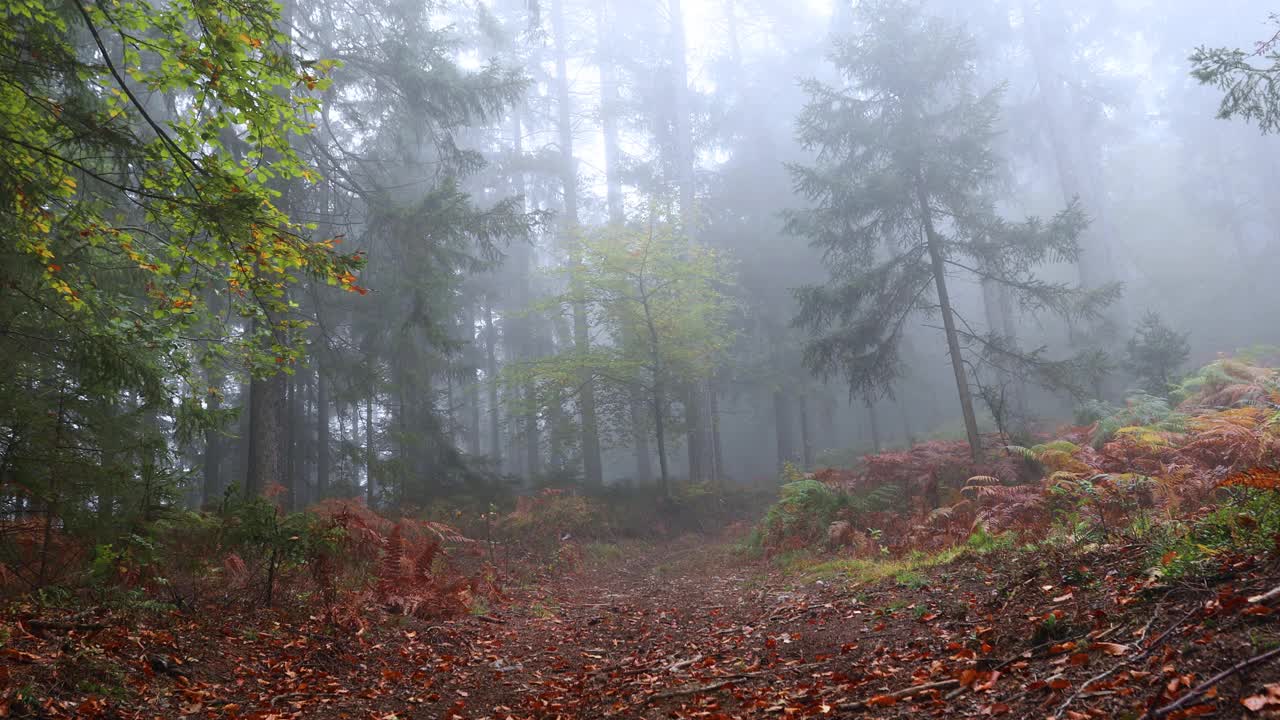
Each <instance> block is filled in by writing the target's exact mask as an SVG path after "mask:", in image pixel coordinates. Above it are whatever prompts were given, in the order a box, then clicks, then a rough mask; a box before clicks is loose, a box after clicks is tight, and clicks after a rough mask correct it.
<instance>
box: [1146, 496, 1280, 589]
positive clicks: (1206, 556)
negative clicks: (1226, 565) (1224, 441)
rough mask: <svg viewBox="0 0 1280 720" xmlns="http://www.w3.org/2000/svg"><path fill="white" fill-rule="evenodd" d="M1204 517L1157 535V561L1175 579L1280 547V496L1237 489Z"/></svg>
mask: <svg viewBox="0 0 1280 720" xmlns="http://www.w3.org/2000/svg"><path fill="white" fill-rule="evenodd" d="M1226 492H1227V493H1228V496H1227V499H1226V500H1225V501H1224V502H1222V503H1221V504H1219V505H1218V506H1217V507H1216V508H1214V509H1213V510H1211V511H1209V512H1208V513H1207V514H1206V515H1204V516H1203V517H1202V518H1200V519H1198V520H1195V521H1193V522H1190V523H1171V524H1168V525H1166V526H1164V527H1163V528H1161V529H1160V530H1158V531H1156V532H1155V533H1153V535H1154V536H1155V537H1154V539H1153V542H1152V544H1151V559H1152V562H1153V564H1155V565H1156V566H1157V567H1159V568H1160V569H1161V572H1162V573H1163V574H1164V575H1165V576H1167V577H1172V578H1177V577H1185V576H1193V575H1197V574H1200V573H1203V572H1205V571H1206V570H1208V569H1210V568H1211V567H1212V565H1213V560H1214V559H1215V558H1216V557H1218V556H1220V555H1223V554H1225V553H1243V554H1263V553H1273V552H1276V551H1277V547H1278V545H1277V543H1280V492H1277V491H1276V490H1269V489H1257V488H1250V487H1235V488H1231V489H1229V490H1227V491H1226Z"/></svg>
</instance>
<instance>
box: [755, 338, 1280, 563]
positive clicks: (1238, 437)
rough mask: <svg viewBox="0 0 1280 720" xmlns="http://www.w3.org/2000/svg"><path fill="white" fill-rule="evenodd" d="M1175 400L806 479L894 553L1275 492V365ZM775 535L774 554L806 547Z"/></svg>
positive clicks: (1248, 369)
mask: <svg viewBox="0 0 1280 720" xmlns="http://www.w3.org/2000/svg"><path fill="white" fill-rule="evenodd" d="M1175 399H1176V400H1178V402H1177V404H1176V406H1173V407H1170V404H1169V403H1165V402H1164V401H1163V400H1159V399H1154V398H1151V397H1150V396H1145V395H1139V396H1136V397H1135V399H1133V400H1131V401H1130V403H1129V404H1128V405H1126V406H1125V407H1122V408H1119V409H1116V410H1115V411H1114V412H1113V413H1112V414H1110V415H1108V416H1105V417H1103V418H1101V419H1099V420H1098V421H1097V422H1095V423H1093V424H1092V425H1088V426H1072V427H1065V428H1062V429H1061V430H1059V431H1058V432H1057V433H1056V437H1054V438H1047V437H1046V438H1042V442H1041V443H1040V444H1037V445H1034V446H1032V447H1018V446H1011V445H1008V444H1007V441H1006V440H1005V439H1004V438H1003V437H1001V436H998V435H994V434H993V435H987V436H984V438H983V441H984V447H985V453H984V456H983V458H982V459H981V460H977V461H975V460H973V459H972V458H971V456H970V453H969V449H968V446H967V444H966V443H964V442H960V441H955V442H950V441H939V440H935V441H929V442H924V443H920V444H917V445H915V446H913V447H911V448H909V449H906V450H895V451H890V452H883V453H878V454H874V455H868V456H866V457H865V458H863V460H862V462H861V463H859V465H858V466H857V467H856V468H853V469H838V468H825V469H821V470H818V471H816V472H814V473H812V474H810V475H809V476H808V478H809V479H810V480H811V481H815V482H818V483H821V484H822V485H824V486H826V487H827V488H830V489H831V490H832V491H833V492H835V493H838V494H840V495H842V496H844V497H846V498H848V502H845V503H844V504H845V505H846V506H847V507H848V508H850V510H848V511H846V512H845V513H844V514H843V516H842V517H840V518H834V519H837V520H841V521H848V522H851V523H852V525H853V526H855V527H859V528H865V529H867V531H868V532H874V533H876V534H877V535H879V536H881V538H882V544H883V545H884V546H885V547H887V548H889V549H891V550H907V549H922V548H930V547H941V546H945V545H948V544H953V543H955V542H957V541H959V540H963V539H964V538H965V537H967V536H968V535H969V533H970V532H972V531H973V530H974V529H975V528H976V527H982V528H983V529H984V530H986V531H990V532H997V533H998V532H1005V531H1015V532H1017V533H1020V534H1022V535H1024V536H1032V535H1036V534H1041V533H1043V531H1045V530H1046V529H1047V528H1048V527H1049V525H1050V524H1052V523H1054V522H1055V521H1060V520H1062V519H1063V518H1065V517H1077V518H1079V521H1082V522H1086V523H1089V524H1090V525H1091V526H1092V527H1095V528H1098V529H1100V531H1101V532H1103V533H1111V532H1115V531H1117V530H1119V529H1121V528H1123V527H1124V526H1125V525H1126V524H1127V523H1129V522H1131V521H1132V519H1133V518H1134V517H1135V516H1136V515H1137V514H1140V513H1145V512H1154V513H1157V514H1159V515H1160V516H1162V517H1165V518H1174V517H1179V516H1184V515H1186V514H1188V513H1195V512H1198V511H1199V510H1200V509H1201V508H1203V507H1206V506H1207V505H1209V504H1211V503H1212V502H1213V500H1214V497H1215V493H1216V492H1218V491H1219V490H1220V489H1222V488H1252V489H1261V490H1277V489H1280V473H1278V472H1277V470H1275V469H1274V468H1276V467H1280V422H1278V421H1277V420H1278V418H1280V414H1278V413H1277V406H1278V405H1280V378H1278V377H1277V371H1276V370H1273V369H1270V368H1262V367H1256V366H1253V365H1249V364H1247V363H1244V362H1241V361H1238V360H1229V359H1228V360H1219V361H1218V362H1215V363H1213V364H1211V365H1209V366H1207V367H1206V368H1204V369H1202V370H1201V371H1199V372H1198V373H1196V374H1195V375H1192V376H1191V377H1190V378H1188V379H1187V380H1186V381H1184V382H1183V383H1182V384H1181V385H1180V386H1179V387H1178V388H1177V391H1176V392H1175ZM890 490H891V491H892V492H894V493H896V494H897V496H898V497H899V498H900V502H897V503H896V504H895V506H894V508H893V510H892V511H886V510H885V509H883V508H876V509H874V510H871V509H868V508H867V507H866V505H867V502H866V501H867V500H868V499H869V498H874V497H875V496H876V495H877V494H880V495H883V494H884V493H885V492H886V491H890ZM859 509H861V510H863V511H862V512H859ZM766 525H768V520H766ZM792 525H793V526H795V527H800V526H801V525H800V524H799V523H792ZM780 529H781V528H779V527H774V528H773V530H774V533H773V539H772V542H773V545H774V547H779V548H781V547H785V546H788V545H797V544H813V543H812V542H811V541H810V540H808V539H801V538H799V537H798V536H795V537H783V535H785V533H781V534H780V533H778V532H777V531H778V530H780ZM805 532H806V534H807V535H813V533H810V532H808V531H805Z"/></svg>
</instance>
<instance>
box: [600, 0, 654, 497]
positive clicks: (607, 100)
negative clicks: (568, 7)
mask: <svg viewBox="0 0 1280 720" xmlns="http://www.w3.org/2000/svg"><path fill="white" fill-rule="evenodd" d="M595 15H596V37H597V38H598V41H599V46H598V58H597V62H598V64H599V66H600V126H601V130H602V134H603V136H604V167H605V186H606V199H607V205H608V208H609V222H610V224H613V225H617V226H621V225H622V224H624V223H625V222H626V221H627V217H626V205H625V202H624V198H623V193H622V172H621V158H622V150H621V146H620V143H619V140H618V137H619V136H618V71H617V61H616V59H615V57H614V55H613V47H614V36H613V24H612V22H611V20H610V18H609V2H608V0H598V2H597V3H596V13H595ZM630 402H631V408H630V409H631V428H632V432H631V437H632V442H633V443H634V444H635V455H636V480H637V482H639V483H641V484H643V485H648V484H650V483H652V482H653V460H652V458H651V457H650V450H649V433H648V429H647V428H646V425H647V424H648V423H646V422H645V421H644V414H645V413H644V405H645V401H644V389H643V388H641V387H639V386H633V387H632V388H631V398H630Z"/></svg>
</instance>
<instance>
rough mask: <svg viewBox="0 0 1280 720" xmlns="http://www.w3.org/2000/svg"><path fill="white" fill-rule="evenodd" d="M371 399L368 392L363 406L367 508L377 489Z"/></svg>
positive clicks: (375, 450)
mask: <svg viewBox="0 0 1280 720" xmlns="http://www.w3.org/2000/svg"><path fill="white" fill-rule="evenodd" d="M373 399H374V393H373V391H372V390H370V391H369V397H368V398H365V404H364V494H365V495H364V496H365V503H366V504H367V505H368V506H369V507H373V506H374V503H375V501H376V500H377V497H378V495H377V488H376V487H374V482H373V476H374V466H375V465H376V463H377V457H378V455H377V449H376V448H375V447H374V445H373Z"/></svg>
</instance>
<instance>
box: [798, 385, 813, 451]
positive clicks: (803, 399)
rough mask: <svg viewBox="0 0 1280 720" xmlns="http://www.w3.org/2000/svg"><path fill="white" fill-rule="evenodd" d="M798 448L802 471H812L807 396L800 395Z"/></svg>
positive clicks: (811, 440) (811, 442)
mask: <svg viewBox="0 0 1280 720" xmlns="http://www.w3.org/2000/svg"><path fill="white" fill-rule="evenodd" d="M800 448H801V452H802V456H801V457H802V458H803V460H804V469H805V470H812V469H813V435H812V434H811V433H810V429H809V394H808V393H806V392H804V391H801V393H800Z"/></svg>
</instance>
